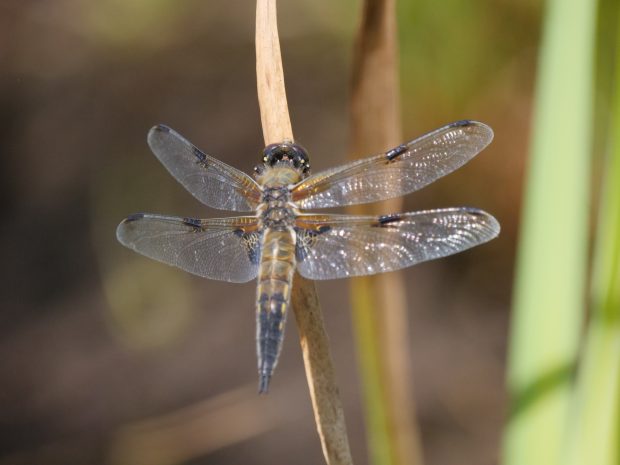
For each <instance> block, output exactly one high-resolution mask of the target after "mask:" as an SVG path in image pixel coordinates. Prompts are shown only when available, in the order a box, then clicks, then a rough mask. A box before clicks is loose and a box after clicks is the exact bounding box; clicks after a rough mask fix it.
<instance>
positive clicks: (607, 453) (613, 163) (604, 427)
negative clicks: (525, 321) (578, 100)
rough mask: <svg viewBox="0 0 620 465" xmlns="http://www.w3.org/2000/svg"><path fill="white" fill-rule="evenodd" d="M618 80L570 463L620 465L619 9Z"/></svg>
mask: <svg viewBox="0 0 620 465" xmlns="http://www.w3.org/2000/svg"><path fill="white" fill-rule="evenodd" d="M615 13H616V16H617V23H616V28H615V29H616V31H615V32H616V58H615V73H614V74H615V76H614V79H615V82H614V90H613V98H612V99H611V101H612V103H611V113H612V115H611V124H610V126H609V127H610V136H611V137H610V141H609V142H610V143H609V150H608V153H607V159H606V160H605V163H604V167H603V187H602V189H601V199H600V208H599V221H598V229H597V237H596V243H595V253H594V263H593V277H592V278H593V279H592V317H591V321H590V325H589V327H588V332H587V336H586V341H585V345H584V355H583V359H582V364H581V366H580V370H579V377H578V383H577V389H576V393H575V402H574V406H575V407H574V415H573V416H572V418H571V421H570V422H569V436H568V441H567V444H566V446H567V447H566V460H565V462H564V463H566V464H567V465H580V464H583V463H587V464H591V465H615V464H618V463H619V460H620V454H618V452H619V451H618V447H619V446H618V438H620V431H619V429H618V414H619V413H620V410H619V409H620V75H619V74H620V73H619V71H620V33H619V32H620V10H619V9H617V11H615Z"/></svg>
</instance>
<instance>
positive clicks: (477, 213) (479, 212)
mask: <svg viewBox="0 0 620 465" xmlns="http://www.w3.org/2000/svg"><path fill="white" fill-rule="evenodd" d="M461 210H463V211H464V212H466V213H469V214H470V215H472V216H486V215H485V214H484V212H483V211H482V210H480V209H479V208H475V207H461Z"/></svg>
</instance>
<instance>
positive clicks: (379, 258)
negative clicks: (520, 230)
mask: <svg viewBox="0 0 620 465" xmlns="http://www.w3.org/2000/svg"><path fill="white" fill-rule="evenodd" d="M296 223H297V224H296V232H297V248H296V255H297V268H298V270H299V272H300V273H301V275H302V276H304V277H306V278H310V279H335V278H345V277H349V276H362V275H370V274H375V273H383V272H386V271H393V270H399V269H401V268H405V267H408V266H411V265H415V264H416V263H420V262H424V261H427V260H433V259H435V258H440V257H445V256H448V255H452V254H455V253H457V252H461V251H463V250H466V249H469V248H470V247H474V246H476V245H479V244H482V243H484V242H487V241H489V240H491V239H493V238H494V237H496V236H497V235H498V233H499V229H500V227H499V223H498V222H497V220H496V219H495V218H494V217H493V216H491V215H489V214H488V213H486V212H484V211H482V210H477V209H474V208H447V209H440V210H428V211H420V212H413V213H402V214H394V215H385V216H379V217H377V216H348V215H300V216H298V218H297V221H296Z"/></svg>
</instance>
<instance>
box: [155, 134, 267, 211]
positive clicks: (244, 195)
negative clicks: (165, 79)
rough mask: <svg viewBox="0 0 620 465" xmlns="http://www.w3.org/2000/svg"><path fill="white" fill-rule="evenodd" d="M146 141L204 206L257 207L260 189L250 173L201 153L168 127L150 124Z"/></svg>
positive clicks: (233, 209)
mask: <svg viewBox="0 0 620 465" xmlns="http://www.w3.org/2000/svg"><path fill="white" fill-rule="evenodd" d="M148 143H149V146H150V147H151V150H152V151H153V153H154V154H155V155H156V156H157V158H159V161H161V162H162V163H163V165H164V166H165V167H166V169H167V170H168V171H169V172H170V174H172V176H174V177H175V179H176V180H177V181H179V182H180V183H181V184H182V185H183V187H185V188H186V189H187V190H188V191H189V192H190V193H191V194H192V195H193V196H194V197H196V198H197V199H198V200H199V201H201V202H202V203H204V204H205V205H208V206H210V207H212V208H217V209H220V210H232V211H244V212H247V211H253V210H255V209H256V207H257V206H258V204H259V202H260V197H261V189H260V187H259V185H258V184H257V183H256V182H255V181H254V180H253V179H252V178H251V177H250V176H248V175H247V174H245V173H244V172H242V171H239V170H237V169H235V168H233V167H232V166H229V165H227V164H226V163H223V162H221V161H219V160H217V159H216V158H213V157H211V156H209V155H207V154H205V153H204V152H202V151H201V150H199V149H198V148H196V147H195V146H194V145H192V144H191V143H190V142H189V141H187V140H186V139H185V138H183V136H181V135H180V134H178V133H177V132H175V131H173V130H172V129H170V128H169V127H167V126H164V125H161V124H160V125H158V126H155V127H153V128H152V129H151V130H150V131H149V135H148Z"/></svg>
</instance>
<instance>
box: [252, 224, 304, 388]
mask: <svg viewBox="0 0 620 465" xmlns="http://www.w3.org/2000/svg"><path fill="white" fill-rule="evenodd" d="M294 272H295V237H294V233H293V232H292V230H290V229H286V230H284V231H281V230H273V229H267V230H266V231H265V233H264V235H263V246H262V256H261V262H260V267H259V272H258V286H257V296H256V297H257V301H256V311H257V314H256V325H257V326H256V346H257V347H256V348H257V352H258V374H259V378H260V380H259V386H258V390H259V392H260V393H263V392H267V389H268V387H269V380H270V378H271V374H272V373H273V370H274V368H275V367H276V364H277V363H278V357H279V355H280V350H281V348H282V341H283V338H284V326H285V323H286V315H287V310H288V307H289V305H290V300H291V287H292V283H293V274H294Z"/></svg>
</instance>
